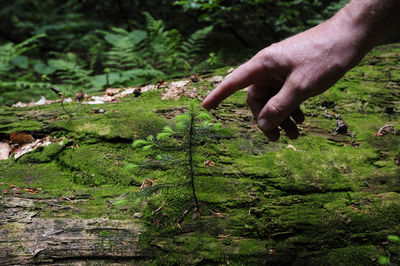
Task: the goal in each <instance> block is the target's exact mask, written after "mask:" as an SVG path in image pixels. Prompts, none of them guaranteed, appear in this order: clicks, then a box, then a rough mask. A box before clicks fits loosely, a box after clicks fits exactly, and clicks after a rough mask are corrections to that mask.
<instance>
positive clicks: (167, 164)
mask: <svg viewBox="0 0 400 266" xmlns="http://www.w3.org/2000/svg"><path fill="white" fill-rule="evenodd" d="M230 134H231V132H230V130H228V129H226V128H223V127H222V126H221V125H220V124H212V123H211V122H210V116H209V115H208V114H207V113H199V112H198V111H197V109H196V108H195V105H194V103H193V102H192V103H191V105H190V108H189V111H188V113H187V114H184V115H178V116H177V117H176V126H175V127H174V128H172V127H169V126H165V127H164V129H163V130H162V131H161V132H160V133H158V134H157V136H156V137H154V136H152V135H150V136H148V137H147V138H146V139H145V140H144V139H140V140H135V141H134V142H133V144H132V145H133V147H135V148H139V147H140V148H142V149H143V150H145V151H155V152H156V156H155V159H153V160H150V161H148V162H145V163H144V164H142V165H141V167H144V168H159V169H160V168H161V169H165V168H171V167H174V169H177V170H178V169H179V168H181V169H183V170H184V174H183V176H181V177H178V178H177V179H176V180H175V182H170V183H163V184H158V183H155V184H154V182H151V184H150V185H147V186H142V188H143V189H142V190H141V191H140V192H139V193H138V196H139V197H143V196H150V195H152V194H154V193H156V192H158V191H160V190H168V189H171V188H174V187H178V186H186V187H187V188H189V189H190V190H191V196H192V199H193V203H194V206H195V212H196V214H199V213H200V207H199V200H198V198H197V195H196V184H195V179H196V167H197V165H198V161H197V160H198V158H199V156H198V154H197V148H198V147H199V146H201V145H203V144H204V143H205V142H206V141H207V142H209V141H212V140H215V139H216V138H217V137H224V136H229V135H230ZM159 152H164V153H166V152H168V153H169V154H168V155H166V154H159ZM157 153H158V154H157ZM172 154H174V155H175V156H174V155H172ZM196 158H197V159H196Z"/></svg>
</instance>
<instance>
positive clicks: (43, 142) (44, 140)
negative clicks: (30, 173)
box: [14, 135, 52, 160]
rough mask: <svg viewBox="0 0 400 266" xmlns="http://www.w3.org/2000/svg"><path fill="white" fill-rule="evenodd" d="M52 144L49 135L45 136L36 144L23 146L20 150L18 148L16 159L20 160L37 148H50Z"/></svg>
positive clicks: (15, 154)
mask: <svg viewBox="0 0 400 266" xmlns="http://www.w3.org/2000/svg"><path fill="white" fill-rule="evenodd" d="M51 143H52V139H51V137H50V136H49V135H47V136H45V137H44V138H42V139H37V140H36V141H35V142H32V143H28V144H23V145H22V146H21V147H20V148H18V149H17V150H16V151H15V153H14V159H15V160H18V159H19V158H20V157H21V156H22V155H24V154H25V153H28V152H31V151H33V150H34V149H36V148H37V147H40V146H48V145H50V144H51Z"/></svg>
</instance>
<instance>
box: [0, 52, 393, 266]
mask: <svg viewBox="0 0 400 266" xmlns="http://www.w3.org/2000/svg"><path fill="white" fill-rule="evenodd" d="M391 49H392V50H391ZM398 53H399V48H398V47H394V46H392V47H391V48H390V47H389V48H387V47H384V48H380V50H379V49H377V50H374V51H373V52H372V53H371V54H370V55H369V56H367V57H366V58H365V59H364V60H363V61H362V63H361V64H360V66H358V67H356V68H354V69H353V70H351V71H349V72H348V73H347V74H346V76H345V77H344V78H343V79H342V80H341V81H340V82H338V83H337V84H336V85H335V86H334V87H333V88H332V89H330V90H329V91H327V92H326V93H324V94H323V95H320V96H319V97H315V98H312V99H310V100H308V101H307V102H306V103H305V104H304V105H303V110H304V111H305V113H306V116H307V117H306V122H305V123H304V124H303V125H301V130H300V131H301V137H300V138H299V139H298V140H296V141H291V140H289V139H288V138H287V137H285V136H284V134H282V135H283V136H282V138H281V139H280V140H279V141H278V142H276V143H271V142H269V141H268V140H267V139H266V138H265V137H264V136H263V134H262V133H261V132H260V131H259V130H258V129H257V128H256V125H255V123H254V121H253V120H252V118H251V112H250V110H248V109H246V108H245V97H246V96H245V92H238V93H236V94H234V95H233V96H232V97H230V98H229V99H228V100H227V101H224V103H223V104H222V105H221V106H220V107H219V108H217V109H216V110H214V111H212V112H211V115H212V116H213V117H214V119H215V120H216V121H219V122H221V123H222V124H223V125H224V126H226V127H229V128H231V129H233V130H234V135H233V136H232V137H231V138H229V139H224V140H216V141H217V142H216V143H214V144H211V143H208V144H205V145H204V146H203V147H201V148H199V149H198V152H199V154H198V155H197V157H196V158H197V159H199V161H200V163H199V165H198V168H197V172H196V173H197V179H196V185H197V187H198V197H199V199H200V201H201V203H202V205H201V210H202V216H201V217H197V218H196V219H193V218H192V215H193V213H194V212H193V206H192V205H191V204H192V201H191V198H190V190H189V189H187V188H177V189H171V190H168V191H166V192H163V193H158V194H156V195H155V196H154V197H152V198H147V199H145V200H142V201H139V200H138V199H137V198H136V196H135V195H136V194H135V192H137V191H139V185H141V184H142V182H143V180H145V178H149V179H155V180H156V184H157V182H158V183H159V184H160V183H163V182H168V181H171V180H172V181H174V180H175V179H177V178H179V177H180V176H182V175H185V173H184V171H182V170H181V169H168V170H166V169H149V170H146V171H138V170H137V169H135V168H134V167H132V165H133V164H138V163H142V162H143V161H144V160H147V159H149V157H146V154H145V153H143V152H141V151H138V150H133V149H132V148H131V142H132V140H133V139H135V138H143V137H146V136H148V135H149V134H155V133H157V132H159V130H160V129H161V128H162V127H163V126H164V125H166V124H170V125H172V124H173V121H172V120H170V118H171V115H172V117H173V116H174V110H175V111H176V110H178V111H176V112H179V111H181V110H184V108H185V107H186V106H187V103H188V102H189V99H187V98H184V97H182V98H181V99H180V100H178V101H173V100H168V101H160V91H151V92H146V93H144V94H142V95H141V96H140V97H133V96H132V97H126V98H123V99H122V101H121V102H120V103H115V104H103V105H101V108H102V109H103V110H104V113H98V112H95V110H96V109H98V108H99V106H89V105H87V106H83V105H77V104H66V108H67V109H68V111H70V112H71V113H73V114H74V117H73V118H72V119H69V117H68V116H65V114H64V111H63V110H62V109H61V107H60V106H59V105H49V106H43V107H34V108H22V109H15V108H1V109H0V124H1V125H0V133H1V134H2V136H3V137H4V138H8V134H9V133H10V132H13V131H17V130H18V131H24V132H28V133H34V135H35V134H37V135H38V136H40V135H43V134H44V133H51V134H52V135H53V136H55V137H57V138H59V137H63V136H65V137H67V139H69V141H70V142H69V144H68V145H67V146H64V147H63V146H60V145H58V144H52V145H50V146H48V147H44V148H42V149H38V150H36V151H35V152H32V153H30V154H26V155H24V156H23V157H22V158H21V159H20V160H19V161H18V162H15V161H13V160H12V159H9V160H5V161H0V180H1V181H0V182H1V183H0V188H1V189H2V191H6V192H4V194H3V197H7V196H13V195H14V191H13V189H12V188H13V187H11V186H10V185H14V186H17V187H20V188H41V190H40V191H39V193H37V194H29V192H27V191H25V192H24V191H23V190H21V191H20V194H18V196H21V197H24V196H27V197H31V198H40V199H52V200H54V201H57V204H58V207H54V206H52V205H50V204H48V203H46V201H45V200H41V201H38V202H37V203H35V205H34V208H35V209H36V211H38V212H39V213H38V216H40V217H60V221H62V218H61V217H77V218H78V217H79V218H94V217H107V218H110V219H122V220H128V219H130V218H131V217H132V216H133V215H134V213H137V212H140V213H141V214H142V215H143V216H142V217H141V218H140V219H141V220H143V221H144V222H145V223H146V226H147V232H146V233H144V234H142V235H141V240H140V241H141V244H142V246H143V248H146V249H148V250H149V253H151V254H154V256H155V257H154V258H149V261H148V263H149V264H154V265H157V264H173V265H176V264H186V265H191V264H205V265H208V264H210V265H214V264H226V263H227V262H229V263H230V264H232V265H250V264H254V265H265V264H267V265H333V264H336V265H359V264H363V265H374V264H378V263H379V258H381V257H388V255H387V253H386V251H387V252H389V254H390V263H392V264H399V258H400V250H399V247H398V245H397V244H395V243H392V242H391V241H388V240H387V237H388V236H390V235H395V236H397V235H399V232H400V224H399V222H398V221H399V220H400V216H399V213H400V207H399V206H400V197H399V193H400V180H399V178H398V177H399V171H400V170H399V168H398V165H397V164H396V160H398V159H399V151H398V150H399V148H400V142H399V137H398V135H396V134H388V135H385V136H374V133H375V132H376V131H377V130H378V129H379V128H380V127H382V126H383V125H384V124H386V123H390V124H392V125H393V126H394V128H395V129H396V130H397V129H399V128H400V122H399V114H400V110H398V108H397V107H396V106H397V105H396V104H397V98H398V95H397V88H398V81H399V80H400V75H399V73H400V72H399V70H400V68H399V65H398ZM388 71H390V73H391V80H388V74H387V73H388ZM214 74H218V75H225V74H226V68H225V69H220V70H218V71H217V72H216V73H213V74H212V75H214ZM192 85H193V86H196V87H197V88H198V91H199V92H200V95H202V96H204V95H206V94H207V93H208V91H209V90H211V89H212V87H213V85H212V84H211V83H210V82H209V81H207V80H206V79H204V80H203V81H200V82H198V83H193V84H192ZM387 107H389V113H388V111H387V110H388V109H386V108H387ZM390 107H393V111H390V110H391V109H390ZM171 110H172V111H171ZM385 110H386V111H385ZM340 117H341V119H344V120H345V121H346V123H347V124H348V128H349V134H347V135H340V134H335V133H334V129H335V127H336V120H337V119H340ZM288 145H292V147H291V148H290V147H289V148H288ZM293 147H294V148H295V149H296V150H293ZM205 160H211V161H213V162H215V166H213V167H211V166H205V165H203V164H202V162H204V161H205ZM126 193H128V194H126ZM73 197H75V199H79V200H76V201H74V200H67V199H66V198H69V199H71V198H73ZM60 206H61V207H62V208H60ZM0 208H4V206H3V207H1V206H0ZM137 219H139V218H137ZM60 226H62V224H60ZM96 233H98V234H99V235H101V236H103V237H104V243H103V245H102V246H103V247H104V248H112V247H114V246H113V245H116V244H117V243H116V242H115V241H114V242H113V241H111V240H110V241H111V242H109V239H108V238H112V232H109V231H107V230H104V232H103V231H99V232H96ZM385 250H386V251H385Z"/></svg>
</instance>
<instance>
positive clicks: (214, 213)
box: [211, 211, 224, 217]
mask: <svg viewBox="0 0 400 266" xmlns="http://www.w3.org/2000/svg"><path fill="white" fill-rule="evenodd" d="M211 214H212V215H215V216H218V217H224V215H223V214H222V213H220V212H214V211H212V212H211Z"/></svg>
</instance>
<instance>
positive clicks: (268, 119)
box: [258, 81, 304, 136]
mask: <svg viewBox="0 0 400 266" xmlns="http://www.w3.org/2000/svg"><path fill="white" fill-rule="evenodd" d="M289 86H290V82H288V81H286V83H285V84H284V86H283V87H282V89H281V90H280V91H279V92H278V93H277V94H276V95H275V96H273V97H272V98H271V99H270V100H269V101H268V102H267V104H266V105H265V106H264V108H263V109H262V110H261V112H260V114H259V116H258V125H259V127H260V128H262V130H263V131H264V132H269V131H271V130H273V129H275V128H277V127H278V126H279V125H281V123H282V122H283V121H284V120H285V119H286V118H287V117H289V116H290V115H291V114H292V117H293V118H294V119H295V121H296V122H298V123H301V122H303V121H302V120H303V119H304V118H303V114H302V112H301V111H300V109H298V107H299V106H300V104H301V103H302V102H303V101H304V97H303V96H302V95H299V94H298V93H296V90H293V89H291V88H289ZM295 110H296V111H295ZM293 111H295V112H293ZM290 128H291V127H290ZM289 131H291V130H290V129H289ZM293 136H294V135H293Z"/></svg>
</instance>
